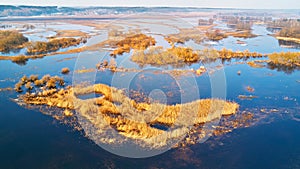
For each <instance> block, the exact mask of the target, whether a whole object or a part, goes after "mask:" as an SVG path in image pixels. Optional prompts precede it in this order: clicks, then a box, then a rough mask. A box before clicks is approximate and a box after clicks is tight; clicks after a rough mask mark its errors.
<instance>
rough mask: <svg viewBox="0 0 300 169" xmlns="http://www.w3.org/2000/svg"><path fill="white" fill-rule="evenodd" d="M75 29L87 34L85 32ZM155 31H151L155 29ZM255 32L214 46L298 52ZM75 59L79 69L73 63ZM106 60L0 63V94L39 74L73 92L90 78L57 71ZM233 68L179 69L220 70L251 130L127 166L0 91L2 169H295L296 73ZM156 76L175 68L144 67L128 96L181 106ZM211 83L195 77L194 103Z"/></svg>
mask: <svg viewBox="0 0 300 169" xmlns="http://www.w3.org/2000/svg"><path fill="white" fill-rule="evenodd" d="M143 26H147V25H143ZM54 27H55V28H59V26H58V25H56V26H52V28H54ZM75 28H76V29H84V30H86V31H91V30H93V28H91V27H89V28H87V27H86V26H83V27H81V26H76V27H75ZM75 28H74V29H75ZM154 29H155V31H157V29H156V27H154ZM84 30H83V31H84ZM254 33H257V34H259V35H260V36H258V37H256V38H252V39H240V38H233V37H229V38H226V39H224V40H222V41H220V42H219V43H218V44H217V45H215V46H213V47H215V48H217V49H221V48H223V47H226V48H229V49H232V50H244V49H249V50H250V51H256V52H261V53H271V52H278V51H299V49H297V48H283V47H281V46H280V45H279V43H278V41H277V40H276V39H275V38H273V37H271V36H268V32H267V30H266V29H265V27H264V26H262V25H259V26H254ZM28 36H30V35H28ZM154 37H155V38H156V40H158V41H159V44H161V45H165V46H168V45H167V44H166V43H165V41H164V40H163V39H162V38H161V36H159V35H155V36H154ZM32 38H34V35H33V37H32ZM237 39H240V40H242V41H245V42H246V44H247V46H241V45H239V44H236V40H237ZM90 43H94V42H90ZM87 44H89V41H88V42H87ZM21 52H22V51H21ZM129 55H130V54H125V55H124V56H118V57H117V58H116V61H117V63H118V65H122V66H124V67H132V66H134V67H136V68H139V67H138V65H136V64H135V63H133V62H131V61H130V60H129ZM99 56H103V57H99ZM74 57H78V60H80V61H85V62H78V60H76V58H74ZM84 57H89V59H84ZM68 58H69V59H68ZM105 58H106V59H109V56H108V53H107V52H101V51H100V52H99V51H96V52H83V53H80V54H66V55H55V56H50V57H45V58H43V59H36V60H29V61H28V62H27V64H25V65H17V64H15V63H12V62H11V61H0V71H1V72H2V73H1V74H0V87H1V88H5V87H13V86H14V84H15V83H16V82H17V81H18V79H19V78H21V77H22V76H23V75H24V74H25V75H28V76H29V75H30V74H38V75H39V76H40V77H41V76H43V75H45V74H50V75H60V76H62V77H64V78H65V80H66V83H67V85H72V83H73V82H72V79H74V77H73V76H74V75H75V76H85V77H87V79H89V75H88V73H87V74H86V75H76V74H73V73H70V74H68V75H61V74H60V70H61V69H62V68H63V67H69V68H70V69H71V72H73V71H74V70H75V69H78V68H83V67H84V68H90V67H91V68H93V67H94V66H95V65H94V63H97V62H100V61H102V60H103V59H105ZM62 59H66V60H62ZM251 60H255V59H251ZM238 61H242V60H234V59H233V60H231V61H225V62H223V63H222V62H221V61H217V63H211V64H204V63H203V64H202V63H197V64H193V65H186V67H185V69H190V68H197V67H199V66H200V65H204V66H207V67H211V68H213V67H214V66H213V65H221V66H222V67H221V68H219V69H220V70H219V71H221V72H223V73H224V74H223V75H224V80H223V81H222V82H221V83H220V84H219V85H223V86H222V88H221V89H224V90H225V94H226V99H227V100H230V101H235V102H237V103H239V104H240V112H243V111H247V112H251V113H253V114H254V117H255V118H256V119H257V120H255V121H254V122H253V124H251V125H250V127H247V128H237V129H235V130H233V131H232V132H230V133H227V134H224V135H221V136H216V137H210V138H209V139H208V140H207V141H206V142H204V143H199V144H196V145H192V146H189V147H187V148H183V149H171V150H169V151H167V152H165V153H163V154H161V155H158V156H154V157H150V158H145V159H130V158H125V157H120V156H117V155H114V154H111V153H109V152H107V151H105V150H104V149H102V148H101V147H99V146H98V145H97V144H95V143H94V142H93V141H92V140H89V139H88V138H87V137H85V135H84V133H83V132H82V131H81V132H79V131H76V130H74V129H73V128H72V127H71V126H68V125H66V124H61V123H60V122H58V121H57V120H55V119H53V118H52V117H50V116H47V115H45V114H43V113H40V111H39V109H35V108H30V109H27V108H25V107H21V106H19V105H18V104H16V103H15V102H13V101H12V99H16V98H17V94H16V93H15V92H14V91H3V92H0V99H1V102H0V110H1V111H0V168H245V169H247V168H249V169H251V168H300V146H299V142H300V130H299V129H300V122H299V121H300V105H299V104H300V102H299V100H300V94H299V93H300V83H299V80H300V71H299V70H286V69H283V68H272V69H271V67H264V68H252V67H250V66H249V65H247V64H234V63H236V62H238ZM91 63H93V64H91ZM88 66H90V67H88ZM161 69H163V70H165V69H173V68H172V67H163V68H161V67H152V66H146V67H144V70H147V71H142V72H139V73H137V74H136V75H135V77H134V78H133V79H131V81H130V85H129V89H134V90H138V91H141V92H144V93H145V94H146V95H147V94H150V93H151V91H152V90H154V89H159V90H161V91H163V92H164V93H172V95H168V97H167V104H175V103H180V102H182V100H181V99H180V94H181V93H180V92H179V91H180V90H179V87H178V84H176V78H174V77H172V76H171V75H169V74H157V73H155V71H154V70H161ZM282 70H285V71H282ZM238 71H240V72H241V74H240V75H238V74H237V72H238ZM123 76H124V75H122V74H121V73H116V74H113V73H111V72H108V71H104V72H97V73H96V76H95V77H94V76H91V77H92V78H94V79H92V80H95V81H96V82H101V83H105V84H110V85H115V86H118V85H119V83H112V79H114V78H115V77H123ZM215 76H217V73H212V74H210V73H206V74H204V75H203V76H199V77H194V79H195V81H196V84H197V87H198V89H197V90H198V91H199V98H210V97H216V96H213V95H212V90H215V89H214V88H212V86H214V85H213V84H212V83H218V81H214V80H212V79H215V78H216V77H215ZM140 77H142V78H140ZM163 79H167V80H163ZM247 86H251V87H252V88H254V89H255V90H254V92H249V91H247V90H246V87H247ZM192 87H194V86H192ZM239 95H255V96H257V98H254V99H252V100H241V99H239V98H238V96H239ZM263 109H264V110H265V111H262V110H263Z"/></svg>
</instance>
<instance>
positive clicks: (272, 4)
mask: <svg viewBox="0 0 300 169" xmlns="http://www.w3.org/2000/svg"><path fill="white" fill-rule="evenodd" d="M0 4H1V5H40V6H49V5H51V6H176V7H187V6H188V7H209V8H254V9H255V8H259V9H261V8H263V9H267V8H271V9H300V0H1V2H0Z"/></svg>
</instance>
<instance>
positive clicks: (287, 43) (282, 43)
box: [278, 40, 300, 49]
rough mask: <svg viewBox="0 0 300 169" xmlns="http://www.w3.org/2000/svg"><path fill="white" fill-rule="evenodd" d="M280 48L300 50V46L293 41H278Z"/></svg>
mask: <svg viewBox="0 0 300 169" xmlns="http://www.w3.org/2000/svg"><path fill="white" fill-rule="evenodd" d="M278 44H279V46H280V47H284V48H294V49H300V44H299V43H296V42H293V41H285V40H278Z"/></svg>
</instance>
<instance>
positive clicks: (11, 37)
mask: <svg viewBox="0 0 300 169" xmlns="http://www.w3.org/2000/svg"><path fill="white" fill-rule="evenodd" d="M26 42H28V38H26V37H24V36H23V34H21V33H19V32H17V31H2V30H1V31H0V52H10V51H11V50H15V49H20V48H23V47H24V44H25V43H26Z"/></svg>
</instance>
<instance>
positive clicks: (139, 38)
mask: <svg viewBox="0 0 300 169" xmlns="http://www.w3.org/2000/svg"><path fill="white" fill-rule="evenodd" d="M155 43H156V41H155V39H154V38H153V37H151V36H147V35H145V34H136V35H131V36H128V37H126V38H124V39H123V40H120V41H119V42H117V43H116V46H117V49H115V50H113V51H112V52H111V53H110V55H111V56H116V55H122V54H123V53H125V52H126V53H129V52H130V49H137V50H145V49H147V48H148V47H149V46H153V45H155Z"/></svg>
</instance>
